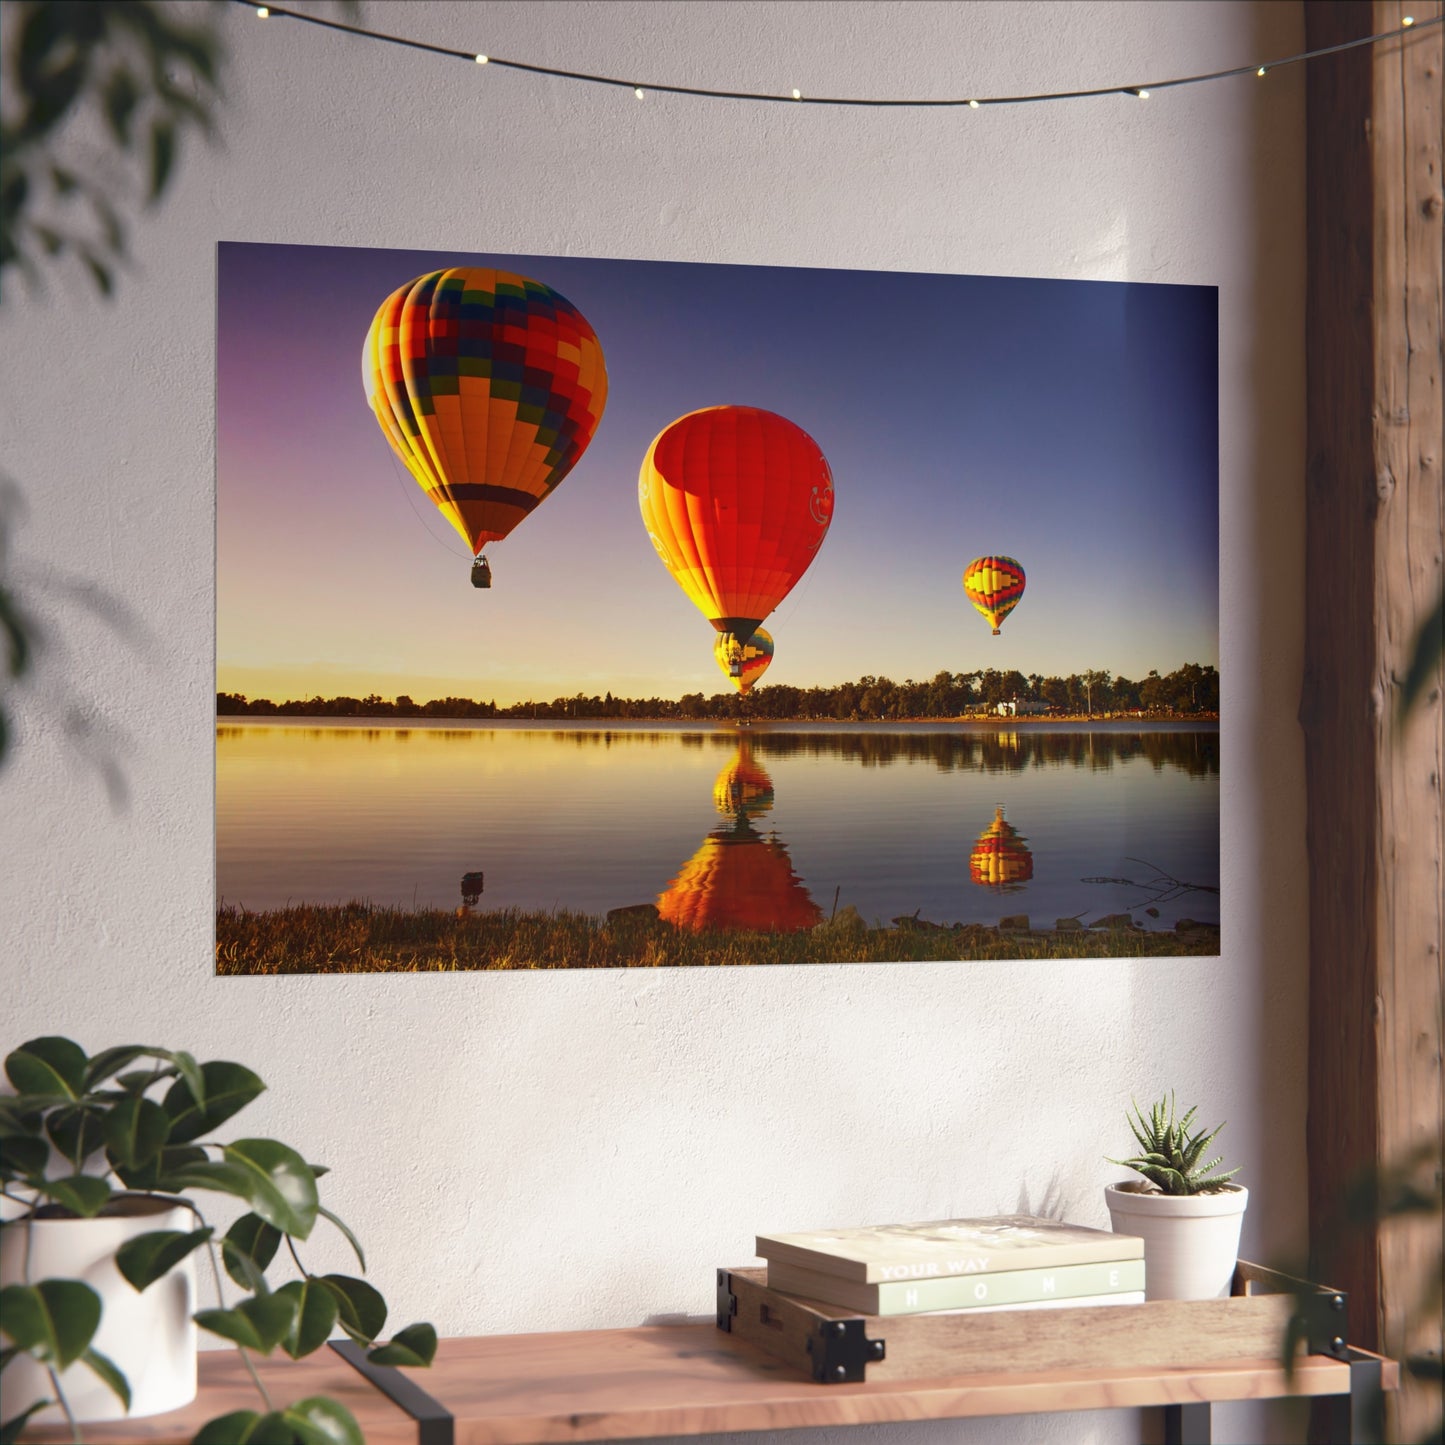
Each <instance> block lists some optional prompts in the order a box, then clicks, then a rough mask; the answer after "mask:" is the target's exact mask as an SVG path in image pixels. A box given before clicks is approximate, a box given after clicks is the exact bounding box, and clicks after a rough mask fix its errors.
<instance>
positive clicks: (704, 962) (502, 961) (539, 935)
mask: <svg viewBox="0 0 1445 1445" xmlns="http://www.w3.org/2000/svg"><path fill="white" fill-rule="evenodd" d="M1218 952H1219V929H1218V928H1217V927H1214V926H1209V925H1199V926H1196V927H1194V928H1189V929H1185V930H1183V931H1179V932H1174V933H1152V932H1146V931H1143V930H1141V929H1136V928H1132V927H1127V926H1118V927H1110V928H1091V929H1078V928H1075V929H1073V930H1068V931H1064V930H1052V929H1051V930H1047V931H1039V930H1035V931H1032V932H1030V931H1028V930H1027V929H1023V928H1016V929H1003V928H992V927H987V926H984V925H981V924H964V925H961V926H959V927H955V928H948V927H940V926H937V925H933V924H927V923H920V922H918V921H916V920H913V919H902V920H898V926H895V927H891V928H887V927H883V928H870V927H868V926H867V925H866V924H865V923H864V922H863V921H862V920H861V919H860V918H859V916H858V915H857V913H855V912H854V911H853V910H852V909H851V908H845V909H844V910H843V911H842V912H841V913H839V915H838V916H837V918H836V919H834V920H833V921H832V922H830V923H825V924H821V925H819V926H818V927H817V928H813V929H809V930H807V931H805V932H802V933H723V932H713V933H691V932H687V931H686V930H683V929H678V928H674V927H673V926H672V925H671V924H669V923H665V922H663V921H661V920H659V919H657V918H655V917H651V916H648V915H642V916H637V915H635V914H634V915H628V916H622V917H617V918H613V919H597V918H591V917H588V916H586V915H583V914H576V913H522V912H518V911H515V910H511V909H503V910H500V911H498V912H477V913H467V914H463V915H461V916H458V915H457V914H455V913H452V912H448V911H447V910H445V909H439V908H438V909H417V910H412V909H402V908H383V907H377V906H375V905H372V904H369V903H346V904H338V905H330V906H312V905H306V904H302V905H297V906H295V907H291V908H278V909H273V910H270V911H267V912H263V913H247V912H245V911H244V910H242V909H238V908H222V909H221V910H219V912H218V913H217V914H216V972H217V973H222V974H262V973H269V974H281V973H382V972H402V973H406V972H412V973H435V972H455V971H460V970H482V969H518V968H661V967H668V968H673V967H688V966H701V967H720V966H729V965H734V964H753V965H756V964H778V963H909V962H923V961H926V960H954V959H996V958H1129V957H1186V956H1198V955H1203V956H1206V957H1208V956H1211V955H1214V954H1217V953H1218Z"/></svg>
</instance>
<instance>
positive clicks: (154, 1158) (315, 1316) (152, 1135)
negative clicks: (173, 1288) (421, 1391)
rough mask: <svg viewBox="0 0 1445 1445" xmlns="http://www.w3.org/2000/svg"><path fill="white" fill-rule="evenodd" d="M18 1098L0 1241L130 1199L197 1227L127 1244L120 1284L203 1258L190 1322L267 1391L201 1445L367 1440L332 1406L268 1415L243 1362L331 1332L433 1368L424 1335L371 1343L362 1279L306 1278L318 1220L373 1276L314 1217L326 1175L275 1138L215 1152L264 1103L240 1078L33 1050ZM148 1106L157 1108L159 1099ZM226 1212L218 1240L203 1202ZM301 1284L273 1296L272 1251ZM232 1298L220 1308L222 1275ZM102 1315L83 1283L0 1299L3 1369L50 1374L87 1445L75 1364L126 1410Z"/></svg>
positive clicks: (7, 1149) (216, 1065) (319, 1401)
mask: <svg viewBox="0 0 1445 1445" xmlns="http://www.w3.org/2000/svg"><path fill="white" fill-rule="evenodd" d="M5 1074H6V1077H7V1078H8V1079H9V1080H10V1083H11V1085H12V1086H13V1087H14V1089H15V1090H16V1092H15V1093H14V1094H12V1095H0V1193H3V1194H4V1195H5V1197H6V1198H7V1199H10V1200H13V1201H15V1202H17V1203H18V1204H20V1205H21V1206H22V1208H23V1213H22V1214H21V1215H20V1217H19V1218H17V1219H14V1220H9V1221H6V1222H5V1223H4V1224H3V1226H0V1227H3V1228H4V1229H7V1230H9V1229H25V1228H27V1227H28V1222H29V1220H30V1219H32V1218H34V1217H36V1215H37V1214H39V1215H40V1217H43V1218H46V1219H55V1218H72V1219H81V1218H93V1217H95V1216H96V1215H99V1214H101V1213H102V1212H104V1211H105V1210H106V1208H107V1206H108V1205H111V1204H112V1203H113V1202H114V1201H116V1200H117V1199H118V1198H119V1197H120V1196H121V1195H124V1194H130V1195H134V1194H137V1193H139V1194H150V1195H164V1196H171V1197H174V1198H176V1199H178V1200H179V1201H180V1202H181V1203H183V1204H184V1205H185V1206H186V1207H187V1208H189V1209H190V1210H191V1212H192V1214H193V1215H194V1216H195V1226H196V1227H195V1228H194V1229H193V1230H189V1231H182V1230H153V1231H151V1232H150V1233H147V1234H142V1235H140V1236H138V1237H136V1238H134V1239H131V1240H130V1241H128V1242H127V1243H126V1244H123V1245H122V1246H121V1247H120V1249H119V1250H117V1252H116V1267H117V1269H118V1270H119V1271H120V1273H121V1274H122V1275H123V1276H124V1277H125V1279H126V1280H127V1281H128V1282H129V1283H130V1285H131V1286H132V1287H133V1288H134V1289H136V1290H144V1289H146V1288H147V1287H148V1286H150V1285H152V1284H154V1283H155V1282H156V1281H157V1280H159V1279H161V1278H162V1277H163V1276H164V1275H165V1274H167V1273H168V1272H169V1271H170V1270H171V1269H172V1268H173V1267H174V1266H175V1265H176V1264H178V1263H179V1262H180V1261H181V1260H183V1259H184V1258H185V1257H186V1256H187V1255H189V1254H190V1253H191V1252H192V1251H194V1250H198V1249H204V1250H205V1251H206V1252H207V1254H208V1255H209V1256H210V1262H211V1272H212V1274H213V1276H214V1279H215V1288H216V1296H217V1307H216V1308H214V1309H203V1310H200V1311H199V1312H198V1313H197V1314H196V1315H195V1321H196V1323H197V1324H198V1325H199V1326H200V1327H201V1328H202V1329H205V1330H209V1331H211V1332H212V1333H213V1334H217V1335H220V1336H221V1337H222V1338H223V1339H227V1340H230V1341H231V1342H232V1343H233V1344H235V1346H236V1348H237V1349H238V1350H240V1352H241V1357H242V1359H243V1360H244V1361H245V1363H246V1366H247V1368H248V1370H249V1371H250V1373H251V1378H252V1380H253V1382H254V1383H255V1385H256V1389H257V1391H258V1392H259V1396H260V1402H261V1405H262V1407H263V1408H262V1409H261V1410H259V1411H257V1410H240V1411H234V1412H232V1413H231V1414H228V1415H223V1416H221V1417H219V1418H218V1419H216V1420H212V1421H210V1422H209V1423H208V1424H206V1425H205V1426H203V1427H202V1429H201V1430H200V1432H199V1433H198V1434H197V1435H196V1437H195V1441H196V1445H221V1442H229V1445H236V1442H238V1441H250V1440H256V1441H261V1440H264V1441H266V1442H268V1445H321V1442H325V1445H364V1441H363V1437H362V1433H361V1430H360V1428H359V1427H358V1425H357V1423H356V1420H355V1417H354V1416H352V1414H351V1413H350V1411H348V1410H347V1409H346V1408H345V1407H344V1406H343V1405H341V1404H340V1403H339V1402H338V1401H335V1400H332V1399H329V1398H327V1397H325V1396H312V1397H310V1398H309V1399H305V1400H300V1401H296V1402H294V1403H290V1404H280V1403H277V1402H275V1401H273V1400H272V1399H271V1398H270V1396H269V1395H268V1394H267V1392H266V1390H265V1388H264V1387H263V1385H262V1383H261V1380H260V1377H259V1376H258V1375H257V1374H256V1372H255V1370H254V1368H253V1367H252V1365H251V1358H250V1357H251V1355H252V1354H259V1355H269V1354H271V1353H272V1352H273V1351H275V1350H277V1349H281V1350H283V1351H284V1352H285V1353H286V1354H288V1355H290V1356H291V1358H292V1359H299V1358H300V1357H301V1356H303V1355H309V1354H311V1353H312V1352H313V1351H315V1350H318V1349H320V1348H321V1346H322V1345H323V1344H324V1343H325V1342H326V1340H327V1339H328V1338H329V1337H330V1335H331V1334H332V1333H333V1331H334V1330H336V1329H338V1328H339V1329H340V1330H341V1331H343V1332H344V1333H345V1334H346V1335H348V1336H350V1338H351V1339H352V1340H354V1341H356V1342H357V1343H358V1344H361V1345H363V1346H366V1347H367V1348H369V1350H370V1354H369V1356H368V1358H369V1359H371V1360H372V1361H374V1362H375V1363H378V1364H388V1365H429V1364H430V1363H431V1360H432V1356H433V1355H434V1354H435V1351H436V1331H435V1330H434V1329H433V1328H432V1326H431V1325H429V1324H414V1325H410V1326H408V1327H407V1328H406V1329H403V1330H400V1331H399V1332H398V1333H397V1334H395V1335H394V1336H393V1337H392V1338H391V1340H390V1341H389V1342H388V1343H387V1344H385V1345H377V1344H376V1341H377V1338H378V1336H379V1335H380V1334H381V1332H382V1328H383V1326H384V1325H385V1323H386V1315H387V1306H386V1301H385V1299H383V1298H382V1296H381V1294H380V1292H379V1291H378V1290H376V1289H375V1288H374V1287H373V1286H372V1285H370V1284H369V1283H367V1281H365V1280H363V1279H359V1278H356V1277H354V1276H351V1275H343V1274H322V1275H318V1274H314V1273H312V1272H311V1271H310V1270H309V1269H307V1268H306V1265H305V1263H304V1262H303V1260H302V1257H301V1253H300V1252H299V1250H298V1248H297V1246H298V1244H304V1242H305V1241H306V1240H307V1239H308V1238H309V1237H310V1235H311V1232H312V1230H313V1229H314V1228H315V1226H316V1225H317V1224H318V1223H319V1222H320V1221H321V1220H326V1221H327V1222H328V1224H330V1225H331V1226H332V1227H334V1228H335V1229H337V1230H339V1231H340V1233H341V1235H342V1237H343V1238H344V1239H345V1240H346V1242H347V1243H348V1244H349V1245H350V1246H351V1249H352V1250H353V1252H354V1253H355V1255H356V1260H357V1264H358V1266H359V1267H360V1270H361V1273H363V1274H364V1273H365V1272H366V1259H365V1256H364V1255H363V1254H362V1250H361V1245H360V1244H359V1243H358V1242H357V1239H356V1236H355V1235H354V1234H353V1233H352V1232H351V1230H350V1229H348V1228H347V1226H346V1225H345V1224H344V1223H342V1221H341V1220H340V1219H338V1218H337V1217H336V1215H335V1214H333V1213H332V1212H331V1211H330V1210H329V1209H327V1208H326V1207H325V1206H324V1205H322V1203H321V1199H320V1193H319V1190H318V1188H317V1180H318V1179H319V1178H320V1177H321V1176H322V1175H323V1174H325V1173H326V1170H325V1168H324V1167H322V1166H321V1165H317V1164H308V1163H307V1162H306V1160H305V1159H304V1158H303V1157H302V1155H301V1154H299V1153H298V1152H297V1151H296V1150H295V1149H292V1148H291V1147H290V1146H288V1145H286V1144H282V1143H280V1142H279V1141H278V1140H275V1139H235V1140H232V1141H230V1142H228V1143H222V1142H219V1141H217V1140H215V1139H214V1138H213V1137H212V1135H213V1131H214V1130H215V1129H216V1128H217V1126H219V1125H221V1124H223V1123H225V1122H226V1120H228V1119H230V1118H231V1117H232V1116H233V1115H235V1114H237V1113H239V1112H240V1111H241V1110H242V1109H244V1108H245V1107H246V1105H248V1104H249V1103H251V1101H252V1100H253V1099H255V1098H256V1096H257V1095H258V1094H260V1093H261V1092H262V1091H263V1090H264V1089H265V1087H266V1086H265V1084H263V1083H262V1082H261V1080H260V1079H259V1078H258V1077H257V1076H256V1075H255V1074H254V1073H252V1072H251V1070H250V1069H248V1068H246V1067H244V1066H243V1065H241V1064H237V1063H231V1062H229V1061H226V1060H214V1061H212V1062H209V1063H198V1062H197V1061H196V1059H195V1058H194V1057H193V1056H192V1055H191V1054H188V1053H185V1052H183V1051H181V1050H172V1049H158V1048H151V1047H147V1046H144V1045H129V1044H128V1045H123V1046H121V1047H119V1048H111V1049H104V1050H102V1051H101V1052H100V1053H98V1054H96V1055H94V1056H93V1057H90V1056H87V1054H86V1052H85V1050H84V1049H82V1048H81V1047H80V1045H79V1044H77V1043H74V1042H73V1041H72V1040H70V1039H66V1038H58V1037H47V1038H39V1039H31V1040H30V1042H29V1043H26V1044H22V1045H21V1046H20V1047H19V1048H18V1049H16V1050H14V1052H12V1053H11V1054H10V1055H9V1056H8V1057H7V1058H6V1060H5ZM153 1093H155V1094H157V1095H158V1097H156V1098H152V1097H151V1095H152V1094H153ZM197 1193H199V1194H203V1195H204V1194H206V1193H219V1194H228V1195H233V1196H235V1197H237V1198H239V1199H241V1200H243V1201H245V1203H246V1204H247V1205H248V1206H249V1209H248V1212H247V1213H245V1214H243V1215H242V1216H241V1217H240V1218H239V1219H238V1220H237V1221H236V1222H235V1223H234V1224H233V1225H232V1226H231V1227H230V1229H228V1230H227V1231H226V1233H225V1234H224V1235H223V1236H221V1237H220V1238H219V1239H218V1238H216V1233H215V1230H214V1229H213V1227H212V1226H211V1225H209V1224H207V1223H206V1219H205V1216H204V1214H203V1213H202V1211H201V1207H200V1205H199V1204H198V1203H196V1201H195V1199H194V1198H193V1196H194V1195H195V1194H197ZM283 1244H284V1245H285V1247H286V1254H287V1257H288V1258H289V1259H290V1260H291V1261H292V1263H293V1264H294V1265H295V1269H296V1273H297V1275H298V1277H297V1278H294V1279H292V1280H290V1281H289V1282H287V1283H285V1284H282V1285H280V1286H278V1287H276V1288H274V1289H273V1288H272V1287H271V1285H270V1284H269V1283H268V1282H267V1279H266V1270H267V1268H268V1267H269V1266H270V1264H271V1262H272V1260H273V1259H274V1258H275V1257H276V1255H277V1254H278V1252H279V1251H280V1249H281V1246H282V1245H283ZM223 1269H224V1271H225V1273H226V1274H227V1275H228V1276H229V1277H230V1279H231V1281H232V1283H233V1284H234V1285H235V1286H236V1288H237V1289H238V1290H239V1291H240V1292H241V1295H242V1298H240V1299H239V1301H237V1302H235V1303H232V1304H229V1305H228V1304H227V1302H226V1300H225V1298H224V1296H223V1294H222V1285H221V1272H222V1270H223ZM101 1310H102V1304H101V1298H100V1296H99V1295H98V1294H97V1293H96V1292H95V1290H93V1289H92V1288H91V1287H90V1286H89V1285H88V1284H86V1283H84V1282H83V1281H81V1280H67V1279H40V1280H33V1279H27V1280H26V1281H25V1282H24V1283H22V1284H12V1285H8V1286H6V1287H5V1288H4V1289H3V1290H0V1319H3V1325H0V1331H3V1334H4V1336H5V1337H6V1343H5V1348H4V1349H3V1350H0V1370H3V1369H4V1367H5V1366H7V1365H8V1364H9V1363H10V1361H11V1360H12V1359H14V1358H17V1357H18V1356H19V1355H21V1354H26V1355H29V1356H31V1357H32V1358H34V1359H35V1360H37V1361H38V1362H39V1363H40V1365H41V1366H42V1367H43V1368H44V1369H45V1370H46V1371H47V1373H48V1375H49V1379H50V1385H51V1389H52V1391H53V1393H54V1401H53V1403H56V1404H58V1405H59V1406H60V1407H61V1409H62V1410H63V1411H64V1413H65V1414H66V1416H67V1418H69V1419H70V1421H71V1429H72V1434H73V1436H74V1438H75V1439H77V1440H78V1439H80V1434H79V1430H78V1428H77V1427H76V1425H75V1421H74V1418H73V1416H72V1415H71V1411H70V1408H69V1405H68V1403H67V1401H66V1399H65V1391H64V1388H63V1386H62V1383H61V1379H60V1376H61V1373H62V1372H63V1371H64V1370H65V1369H67V1368H68V1367H69V1366H70V1365H71V1364H74V1363H76V1362H79V1363H81V1364H83V1365H84V1366H86V1367H87V1368H89V1369H90V1370H92V1371H93V1372H94V1373H95V1374H96V1375H98V1376H99V1377H100V1378H101V1379H102V1380H103V1381H104V1382H105V1383H106V1385H107V1386H108V1387H109V1388H110V1389H111V1390H112V1391H113V1392H114V1393H115V1395H116V1396H117V1397H118V1398H119V1399H120V1400H121V1401H122V1403H123V1404H125V1405H126V1407H127V1408H129V1405H130V1387H129V1383H128V1382H127V1380H126V1379H125V1376H124V1375H123V1374H122V1372H121V1371H120V1370H119V1369H117V1368H116V1366H115V1364H114V1363H113V1362H112V1361H111V1360H109V1359H108V1358H107V1357H106V1356H105V1355H103V1354H101V1353H100V1352H99V1351H97V1350H96V1349H95V1348H94V1347H93V1345H92V1341H93V1340H94V1339H95V1335H96V1331H97V1329H98V1328H99V1326H100V1320H101ZM50 1403H52V1401H51V1400H48V1399H47V1400H42V1401H40V1402H39V1403H38V1404H36V1405H34V1406H32V1407H31V1408H30V1409H27V1410H26V1411H25V1412H24V1413H23V1414H22V1415H19V1416H17V1417H15V1418H14V1419H11V1420H6V1421H4V1422H3V1424H0V1441H10V1440H13V1439H15V1438H16V1437H17V1436H18V1435H19V1433H20V1431H21V1429H23V1427H24V1424H25V1421H26V1419H28V1418H29V1416H30V1415H31V1414H33V1413H34V1412H35V1410H38V1409H41V1408H43V1406H44V1405H47V1404H50Z"/></svg>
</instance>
